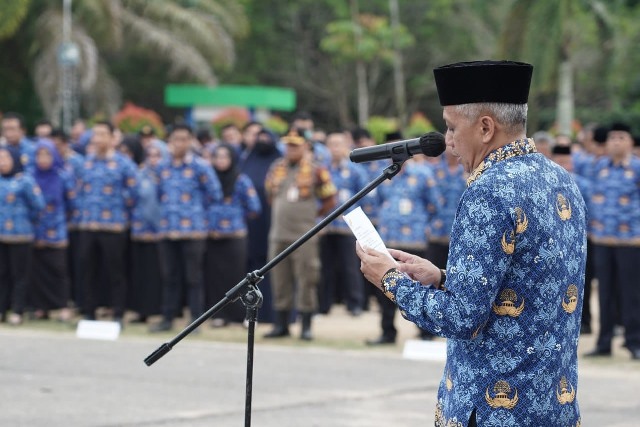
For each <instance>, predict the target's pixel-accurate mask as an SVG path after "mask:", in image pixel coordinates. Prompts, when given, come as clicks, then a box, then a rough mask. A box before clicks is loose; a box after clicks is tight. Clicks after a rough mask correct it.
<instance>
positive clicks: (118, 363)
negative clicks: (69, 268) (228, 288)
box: [0, 307, 640, 427]
mask: <svg viewBox="0 0 640 427" xmlns="http://www.w3.org/2000/svg"><path fill="white" fill-rule="evenodd" d="M378 319H379V318H378V314H377V313H375V312H368V313H364V314H363V315H362V316H359V317H357V318H355V317H351V316H350V315H349V314H348V313H346V312H345V311H344V310H343V309H341V308H340V307H337V308H336V309H335V310H334V311H333V312H332V313H331V314H330V315H328V316H317V317H316V318H315V319H314V333H315V336H316V339H315V340H314V341H312V342H310V343H306V342H301V341H300V340H298V339H297V338H296V337H295V333H297V331H298V329H297V328H296V327H294V328H293V332H294V336H293V337H292V338H288V339H283V340H277V341H276V342H273V340H265V339H263V338H262V334H264V333H265V332H266V331H268V330H269V325H266V324H262V325H258V327H257V332H256V336H257V338H256V346H255V355H254V358H255V360H254V377H253V400H252V403H253V407H252V410H251V411H250V413H251V425H252V426H262V427H276V426H277V427H287V426H345V427H350V426H389V425H393V426H408V427H413V426H416V427H417V426H429V425H433V412H434V406H435V400H436V392H437V387H438V383H439V381H440V377H441V375H442V369H443V362H433V361H415V360H407V359H403V358H402V349H403V345H404V343H405V342H406V340H408V339H414V338H415V336H416V334H417V330H416V329H415V326H414V325H411V324H409V323H408V322H406V321H404V320H403V319H401V318H399V317H398V318H397V320H396V324H397V326H398V327H399V330H400V334H399V339H398V342H397V343H396V345H390V346H384V347H382V348H380V347H377V348H370V347H367V346H365V345H364V340H365V339H366V338H373V337H375V336H376V335H377V333H378ZM201 329H202V332H201V333H200V334H197V335H191V336H189V337H187V338H186V339H185V340H183V341H182V342H180V343H179V344H178V345H176V346H175V347H174V348H173V350H172V351H170V352H169V353H168V354H167V355H166V356H165V357H164V358H162V359H161V360H159V361H158V362H157V363H156V364H154V365H153V366H151V367H147V366H146V365H145V364H144V363H143V360H144V358H145V357H146V356H147V355H148V354H150V353H151V352H152V351H153V350H155V349H156V348H157V347H158V346H159V345H160V344H162V343H163V342H166V341H168V340H170V339H171V338H172V337H173V336H174V334H175V333H177V332H178V331H179V329H176V330H175V331H173V333H167V334H160V335H150V334H148V333H147V332H146V328H144V327H142V326H137V325H127V326H126V328H125V330H124V331H123V333H122V334H121V335H120V337H119V339H118V340H116V341H97V340H86V339H78V338H76V336H75V333H74V330H73V328H72V327H69V326H64V325H58V324H56V323H55V322H52V321H49V322H33V321H32V322H27V323H25V324H24V325H22V326H20V327H17V328H16V327H9V326H6V325H0V384H2V386H1V387H0V426H12V427H13V426H16V427H18V426H28V427H35V426H83V427H84V426H99V427H112V426H131V427H133V426H136V427H137V426H176V427H183V426H196V427H199V426H243V425H245V390H246V389H245V378H246V353H247V351H246V349H247V346H246V342H245V340H246V330H245V329H243V328H242V327H241V326H240V325H237V326H231V327H228V328H223V329H219V330H218V329H212V328H210V327H209V326H205V325H203V327H202V328H201ZM593 342H594V336H592V335H591V336H583V337H581V339H580V348H579V352H580V353H584V352H586V351H588V350H590V349H591V348H592V346H593ZM579 374H580V378H579V381H580V382H579V388H578V399H579V402H580V407H581V412H582V421H583V422H582V426H587V427H589V426H612V427H616V426H619V427H622V426H637V425H640V421H638V420H639V419H640V362H637V361H631V360H630V357H629V354H628V352H626V351H625V350H623V349H622V348H621V338H619V337H618V338H616V340H615V342H614V354H613V356H612V357H610V358H600V359H596V360H592V359H583V358H581V359H580V368H579Z"/></svg>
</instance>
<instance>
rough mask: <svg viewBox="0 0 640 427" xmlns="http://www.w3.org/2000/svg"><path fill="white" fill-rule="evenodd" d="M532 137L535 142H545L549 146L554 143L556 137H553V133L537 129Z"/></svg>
mask: <svg viewBox="0 0 640 427" xmlns="http://www.w3.org/2000/svg"><path fill="white" fill-rule="evenodd" d="M532 138H533V141H534V142H535V143H536V144H538V143H542V144H544V143H545V142H546V143H547V144H549V146H551V147H553V146H554V145H556V139H555V138H554V137H553V135H551V134H550V133H549V132H546V131H543V130H539V131H538V132H536V133H534V134H533V136H532Z"/></svg>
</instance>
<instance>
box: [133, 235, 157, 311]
mask: <svg viewBox="0 0 640 427" xmlns="http://www.w3.org/2000/svg"><path fill="white" fill-rule="evenodd" d="M160 264H161V262H160V250H159V248H158V242H143V241H135V240H134V241H132V242H131V286H130V288H131V292H130V295H131V300H130V304H129V307H130V308H131V309H132V310H134V311H136V312H137V313H138V314H139V315H140V317H141V318H145V317H148V316H152V315H155V314H160V313H161V306H162V291H163V289H164V281H163V279H164V275H163V274H162V272H161V271H160Z"/></svg>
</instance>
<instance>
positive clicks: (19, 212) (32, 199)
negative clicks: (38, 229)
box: [0, 173, 45, 243]
mask: <svg viewBox="0 0 640 427" xmlns="http://www.w3.org/2000/svg"><path fill="white" fill-rule="evenodd" d="M44 205H45V202H44V197H43V196H42V192H41V191H40V187H38V185H37V184H36V182H35V180H34V179H33V177H31V176H30V175H27V174H22V173H18V174H16V175H14V176H12V177H10V178H9V177H3V176H0V242H3V243H29V242H32V241H33V239H34V229H35V227H34V224H35V223H36V222H37V220H38V216H39V215H40V212H41V211H42V210H43V209H44Z"/></svg>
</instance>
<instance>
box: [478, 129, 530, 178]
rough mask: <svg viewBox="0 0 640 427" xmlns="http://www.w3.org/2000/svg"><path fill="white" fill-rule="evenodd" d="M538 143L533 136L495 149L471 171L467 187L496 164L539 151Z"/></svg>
mask: <svg viewBox="0 0 640 427" xmlns="http://www.w3.org/2000/svg"><path fill="white" fill-rule="evenodd" d="M537 152H538V150H537V149H536V144H535V143H534V142H533V138H526V139H517V140H515V141H513V142H511V143H509V144H507V145H503V146H502V147H500V148H497V149H495V150H493V151H492V152H491V153H489V155H488V156H487V157H485V158H484V160H483V161H482V163H480V164H479V165H478V167H477V168H475V169H474V171H473V172H471V175H469V178H467V187H469V186H470V185H471V184H473V183H474V182H475V181H476V180H477V179H478V178H480V176H481V175H482V174H483V173H484V172H485V171H486V170H487V169H489V168H490V167H491V166H493V165H494V164H496V163H498V162H501V161H503V160H507V159H510V158H512V157H516V156H522V155H525V154H529V153H537Z"/></svg>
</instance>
